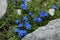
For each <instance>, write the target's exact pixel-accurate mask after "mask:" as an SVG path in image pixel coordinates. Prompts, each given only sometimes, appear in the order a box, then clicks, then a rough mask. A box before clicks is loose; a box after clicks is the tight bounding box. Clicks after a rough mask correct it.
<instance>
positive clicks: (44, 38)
mask: <svg viewBox="0 0 60 40" xmlns="http://www.w3.org/2000/svg"><path fill="white" fill-rule="evenodd" d="M22 40H60V19H55V20H52V21H50V22H49V23H48V24H47V25H46V26H42V27H39V28H38V29H37V30H35V31H34V32H32V33H30V34H28V35H26V36H25V37H24V38H23V39H22Z"/></svg>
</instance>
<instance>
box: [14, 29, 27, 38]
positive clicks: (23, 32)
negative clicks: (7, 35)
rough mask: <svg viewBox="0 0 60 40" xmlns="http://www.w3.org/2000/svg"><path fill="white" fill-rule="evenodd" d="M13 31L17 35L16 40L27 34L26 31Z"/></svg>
mask: <svg viewBox="0 0 60 40" xmlns="http://www.w3.org/2000/svg"><path fill="white" fill-rule="evenodd" d="M14 31H15V32H16V33H17V34H18V38H22V37H23V36H25V35H26V34H27V32H26V30H19V29H18V28H15V30H14Z"/></svg>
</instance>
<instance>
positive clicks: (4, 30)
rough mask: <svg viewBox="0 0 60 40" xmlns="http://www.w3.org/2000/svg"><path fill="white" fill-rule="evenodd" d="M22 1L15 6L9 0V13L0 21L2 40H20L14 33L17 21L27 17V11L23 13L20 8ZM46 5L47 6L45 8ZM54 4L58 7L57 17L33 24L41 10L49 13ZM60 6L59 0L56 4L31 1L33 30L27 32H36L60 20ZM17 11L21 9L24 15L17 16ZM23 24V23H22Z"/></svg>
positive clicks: (48, 0) (49, 0)
mask: <svg viewBox="0 0 60 40" xmlns="http://www.w3.org/2000/svg"><path fill="white" fill-rule="evenodd" d="M21 3H22V2H21V0H17V2H16V3H15V4H14V3H13V2H11V0H8V7H7V11H6V14H5V15H4V17H3V18H2V19H1V20H0V40H20V39H18V37H17V35H16V33H14V28H15V26H17V25H16V24H15V20H16V19H19V20H21V21H22V16H24V15H26V16H28V15H27V13H26V12H25V11H23V10H22V9H21V7H20V6H19V5H20V4H21ZM44 4H46V5H47V6H44ZM53 4H56V5H57V9H56V11H55V15H54V16H50V15H49V17H46V18H44V19H43V21H42V23H35V22H33V21H32V20H31V19H32V18H33V17H34V16H37V17H38V12H39V10H41V9H42V10H44V11H46V12H48V10H49V9H50V8H51V6H52V5H53ZM59 4H60V1H59V0H57V1H56V0H55V1H54V2H52V1H51V0H46V1H43V0H30V2H29V3H28V10H27V12H29V11H32V12H33V16H32V17H29V16H28V18H29V21H30V23H31V24H32V29H31V30H29V31H28V30H27V32H28V33H31V32H33V31H34V30H36V29H37V28H38V27H41V26H44V25H46V24H47V23H48V22H49V21H51V20H53V19H56V18H60V12H59V10H58V6H59ZM17 9H21V10H22V14H21V15H18V14H17V11H16V10H17ZM22 22H23V21H22Z"/></svg>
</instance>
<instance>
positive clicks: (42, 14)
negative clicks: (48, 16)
mask: <svg viewBox="0 0 60 40" xmlns="http://www.w3.org/2000/svg"><path fill="white" fill-rule="evenodd" d="M39 15H40V17H42V18H44V11H42V10H40V14H39Z"/></svg>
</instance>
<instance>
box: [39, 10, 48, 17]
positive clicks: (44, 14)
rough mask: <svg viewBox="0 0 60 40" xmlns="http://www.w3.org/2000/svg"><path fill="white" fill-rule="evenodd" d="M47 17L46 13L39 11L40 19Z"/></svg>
mask: <svg viewBox="0 0 60 40" xmlns="http://www.w3.org/2000/svg"><path fill="white" fill-rule="evenodd" d="M47 16H48V13H46V12H44V11H42V10H40V17H42V18H44V17H47Z"/></svg>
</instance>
